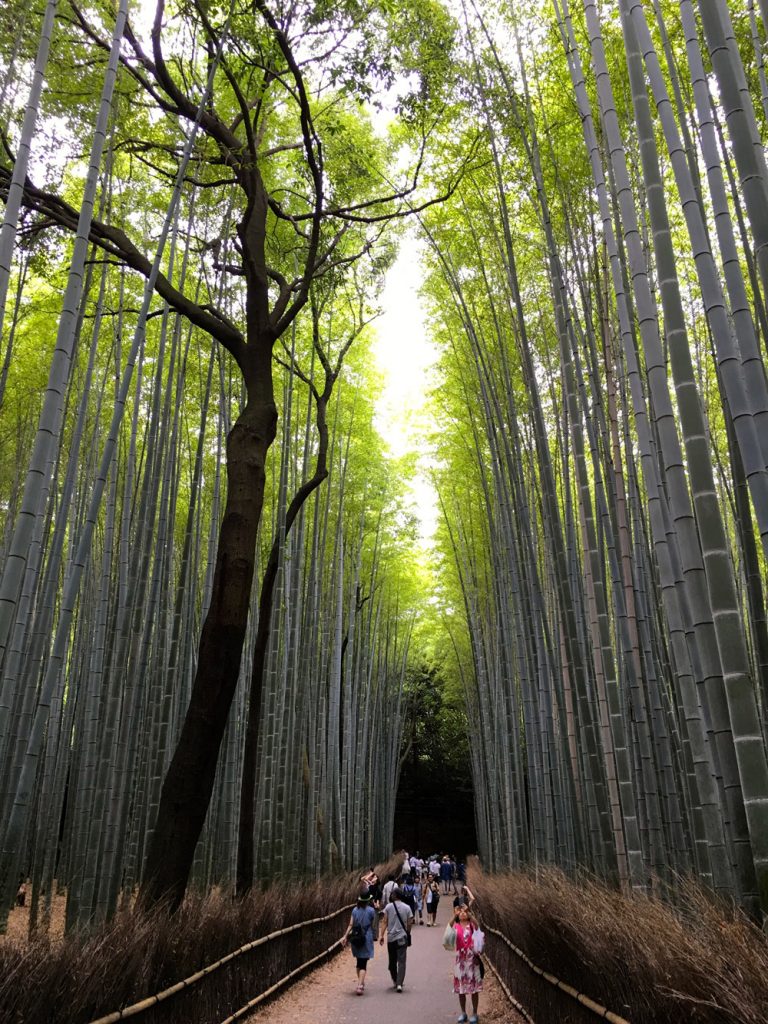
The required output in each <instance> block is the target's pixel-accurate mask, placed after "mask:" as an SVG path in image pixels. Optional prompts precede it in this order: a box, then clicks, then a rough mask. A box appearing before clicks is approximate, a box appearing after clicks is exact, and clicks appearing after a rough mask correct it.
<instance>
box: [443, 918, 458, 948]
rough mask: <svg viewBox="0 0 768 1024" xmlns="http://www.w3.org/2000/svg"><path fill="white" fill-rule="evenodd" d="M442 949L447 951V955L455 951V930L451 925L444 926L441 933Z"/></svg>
mask: <svg viewBox="0 0 768 1024" xmlns="http://www.w3.org/2000/svg"><path fill="white" fill-rule="evenodd" d="M443 949H447V950H448V952H449V953H451V952H453V950H454V949H456V929H455V928H454V927H453V925H452V924H449V925H446V928H445V931H444V932H443Z"/></svg>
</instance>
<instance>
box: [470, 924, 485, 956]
mask: <svg viewBox="0 0 768 1024" xmlns="http://www.w3.org/2000/svg"><path fill="white" fill-rule="evenodd" d="M472 949H473V950H474V952H475V953H477V955H478V956H479V955H480V954H481V953H482V952H483V950H484V949H485V932H484V931H483V929H482V928H475V930H474V931H473V932H472Z"/></svg>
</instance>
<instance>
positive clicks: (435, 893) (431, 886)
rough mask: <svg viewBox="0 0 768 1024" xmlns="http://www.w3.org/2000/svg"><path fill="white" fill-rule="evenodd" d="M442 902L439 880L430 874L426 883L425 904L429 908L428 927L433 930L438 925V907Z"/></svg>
mask: <svg viewBox="0 0 768 1024" xmlns="http://www.w3.org/2000/svg"><path fill="white" fill-rule="evenodd" d="M439 902H440V884H439V882H438V881H437V878H436V877H435V876H434V875H432V874H429V875H427V880H426V882H425V883H424V904H425V906H426V908H427V927H428V928H431V927H432V926H433V925H434V924H436V923H437V922H436V918H437V905H438V903H439Z"/></svg>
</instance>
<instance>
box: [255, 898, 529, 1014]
mask: <svg viewBox="0 0 768 1024" xmlns="http://www.w3.org/2000/svg"><path fill="white" fill-rule="evenodd" d="M450 910H451V898H450V897H444V899H443V901H442V902H441V904H440V907H439V908H438V913H437V927H435V928H428V927H427V926H426V925H424V927H422V928H420V927H418V926H417V927H415V928H414V929H413V945H412V946H411V948H410V949H409V950H408V964H407V969H406V974H405V985H404V988H403V992H402V994H400V993H397V992H396V991H395V990H394V989H393V987H392V982H391V980H390V977H389V973H388V971H387V949H386V946H383V947H382V946H380V945H379V944H378V943H377V944H376V953H375V956H374V958H373V960H372V961H371V962H370V967H369V969H368V977H367V981H366V989H365V995H363V996H358V995H356V993H355V986H356V984H357V981H356V976H355V963H354V960H353V958H352V954H351V953H350V952H349V950H345V951H344V952H342V953H341V954H339V955H338V956H335V957H334V958H333V960H331V961H330V962H329V963H327V964H325V965H324V966H322V967H320V968H319V969H318V970H316V971H315V972H313V973H312V974H311V975H309V976H308V977H306V978H303V979H302V980H301V981H299V982H297V983H296V984H295V985H293V986H292V987H291V988H290V989H288V990H287V991H286V992H285V994H284V995H282V996H280V997H279V998H278V999H275V1000H273V1001H272V1002H271V1003H269V1004H268V1005H266V1006H264V1007H262V1008H261V1009H259V1010H257V1011H256V1012H255V1013H254V1014H253V1015H252V1016H250V1017H249V1018H248V1024H266V1022H267V1021H268V1022H269V1024H452V1022H453V1021H455V1020H456V1018H457V1017H458V1015H459V1000H458V998H457V997H456V996H455V995H454V994H453V954H452V953H446V951H445V950H444V949H443V947H442V938H443V931H444V930H445V925H446V923H447V921H448V916H449V913H450ZM479 1019H480V1022H481V1024H523V1021H522V1018H521V1017H519V1016H518V1015H517V1014H516V1013H515V1012H514V1010H513V1009H512V1007H511V1006H510V1005H509V1002H508V1000H507V999H506V997H505V996H504V993H503V992H502V991H501V989H500V987H499V986H498V984H497V983H496V982H495V980H494V978H493V975H492V973H491V972H490V971H486V974H485V982H484V989H483V992H482V994H481V996H480V1014H479Z"/></svg>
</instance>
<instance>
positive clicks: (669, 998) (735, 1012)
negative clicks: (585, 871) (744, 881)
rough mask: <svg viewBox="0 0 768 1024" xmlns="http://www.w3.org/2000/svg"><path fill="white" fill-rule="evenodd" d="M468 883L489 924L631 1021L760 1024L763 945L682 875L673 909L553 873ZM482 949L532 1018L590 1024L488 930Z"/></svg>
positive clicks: (767, 998) (728, 909)
mask: <svg viewBox="0 0 768 1024" xmlns="http://www.w3.org/2000/svg"><path fill="white" fill-rule="evenodd" d="M469 884H470V887H471V889H472V891H473V893H474V895H475V897H476V898H477V902H478V909H479V913H480V916H481V919H482V922H483V925H484V926H485V927H490V928H494V929H496V930H497V931H499V932H502V933H503V934H504V935H505V936H506V937H507V938H508V939H509V940H510V941H511V942H512V943H514V945H516V946H517V947H519V948H520V949H521V950H522V951H523V952H524V953H525V954H526V955H527V956H528V958H529V959H530V960H531V961H532V962H533V963H534V964H536V965H537V966H538V967H539V968H541V969H542V970H544V971H546V972H548V973H549V974H551V975H554V976H555V977H556V978H558V979H560V980H561V981H563V982H565V983H566V984H568V985H570V986H572V987H573V988H575V989H576V990H577V991H578V992H581V993H583V994H585V995H586V996H588V997H590V998H591V999H592V1000H594V1001H595V1002H597V1003H600V1004H602V1006H604V1007H606V1008H607V1009H608V1010H611V1011H613V1013H615V1014H617V1015H619V1016H620V1017H624V1018H626V1019H628V1020H630V1021H631V1022H632V1024H667V1022H669V1024H681V1022H686V1024H688V1022H690V1024H766V1020H768V1016H767V1014H768V941H767V940H766V936H765V935H764V934H763V933H762V932H761V931H759V929H758V928H756V927H755V926H754V925H753V924H752V923H751V922H750V921H749V920H748V919H747V918H746V917H745V916H744V915H743V914H742V913H741V912H740V911H739V910H738V909H736V908H735V907H733V906H730V905H728V904H726V903H725V902H723V901H720V900H717V899H716V898H715V897H714V896H713V895H712V894H711V893H709V892H706V891H704V890H703V889H702V888H701V887H700V886H698V885H696V884H694V883H691V882H688V881H685V880H681V881H679V882H678V884H677V885H676V886H675V890H674V900H675V902H674V905H672V904H670V903H669V902H666V901H665V900H663V899H661V898H658V897H656V896H646V895H642V894H626V893H621V892H618V891H616V890H615V889H611V888H609V887H608V886H606V885H604V884H602V883H599V882H597V881H594V880H592V879H588V878H581V879H576V880H574V879H571V878H569V877H567V876H566V875H565V874H563V873H562V872H561V871H559V870H557V869H555V868H544V869H541V868H540V869H538V870H537V871H536V872H533V871H531V872H514V873H509V874H493V875H492V874H486V873H484V872H483V871H482V869H481V868H480V866H479V864H478V863H477V862H476V861H475V862H473V863H472V864H471V866H470V876H469ZM486 951H487V954H488V956H489V958H490V960H491V962H492V963H493V965H494V967H496V968H497V970H498V971H499V973H500V975H501V977H502V980H503V981H504V982H505V983H506V984H507V986H508V987H509V989H510V990H511V992H512V994H513V995H514V996H515V997H516V998H517V999H518V1000H519V1001H520V1003H522V1005H523V1006H524V1007H525V1008H526V1009H527V1010H528V1011H529V1012H530V1014H531V1016H532V1018H533V1019H534V1020H535V1021H537V1022H540V1021H550V1020H552V1021H555V1020H557V1021H566V1020H567V1021H569V1022H574V1024H580V1022H582V1021H585V1022H587V1021H594V1020H595V1019H596V1017H595V1015H594V1013H593V1012H591V1011H587V1010H585V1009H584V1008H583V1007H581V1006H580V1005H579V1004H578V1003H577V1002H576V1001H575V1000H574V999H573V998H572V997H571V996H569V995H566V994H565V993H563V992H561V991H558V989H557V988H556V987H554V986H553V985H551V984H549V983H548V982H546V981H543V980H542V979H541V978H540V977H538V976H537V975H536V974H535V973H534V972H533V971H532V970H531V969H530V968H529V967H527V966H526V965H525V964H524V962H523V961H522V960H521V959H520V958H519V957H518V956H516V955H515V954H513V953H512V952H511V951H509V949H508V948H507V946H506V945H505V944H504V943H503V942H502V941H501V940H500V939H498V938H497V937H496V936H494V935H493V934H490V933H489V934H488V936H487V944H486Z"/></svg>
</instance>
